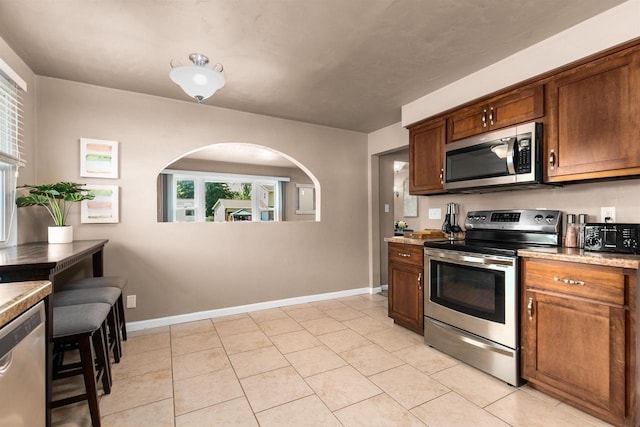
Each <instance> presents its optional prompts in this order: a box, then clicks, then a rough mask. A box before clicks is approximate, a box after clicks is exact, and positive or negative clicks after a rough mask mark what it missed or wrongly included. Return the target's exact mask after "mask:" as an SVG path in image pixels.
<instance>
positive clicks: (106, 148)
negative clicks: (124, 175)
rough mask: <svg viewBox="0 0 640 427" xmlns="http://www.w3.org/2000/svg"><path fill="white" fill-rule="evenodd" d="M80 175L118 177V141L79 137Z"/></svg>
mask: <svg viewBox="0 0 640 427" xmlns="http://www.w3.org/2000/svg"><path fill="white" fill-rule="evenodd" d="M80 176H84V177H87V178H112V179H117V178H118V142H117V141H106V140H101V139H89V138H80Z"/></svg>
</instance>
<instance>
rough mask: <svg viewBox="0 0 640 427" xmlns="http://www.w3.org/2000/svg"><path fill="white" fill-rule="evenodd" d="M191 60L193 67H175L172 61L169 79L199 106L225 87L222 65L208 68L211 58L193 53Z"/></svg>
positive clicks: (190, 56)
mask: <svg viewBox="0 0 640 427" xmlns="http://www.w3.org/2000/svg"><path fill="white" fill-rule="evenodd" d="M189 59H190V60H191V62H193V65H184V66H177V67H176V66H174V65H173V61H171V71H170V72H169V77H171V80H173V82H174V83H176V84H177V85H178V86H180V87H181V88H182V90H184V91H185V93H186V94H187V95H189V96H190V97H192V98H195V100H196V101H198V103H199V104H202V102H203V101H204V100H205V99H207V98H209V97H210V96H212V95H213V94H214V93H216V91H217V90H218V89H220V88H221V87H223V86H224V85H225V83H226V82H225V78H224V74H222V69H223V67H222V64H215V65H214V66H213V68H210V67H207V64H208V63H209V58H207V57H206V56H204V55H202V54H200V53H192V54H191V55H189Z"/></svg>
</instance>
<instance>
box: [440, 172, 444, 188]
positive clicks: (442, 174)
mask: <svg viewBox="0 0 640 427" xmlns="http://www.w3.org/2000/svg"><path fill="white" fill-rule="evenodd" d="M440 184H443V185H444V169H440Z"/></svg>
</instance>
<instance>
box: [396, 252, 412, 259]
mask: <svg viewBox="0 0 640 427" xmlns="http://www.w3.org/2000/svg"><path fill="white" fill-rule="evenodd" d="M398 256H401V257H403V258H411V254H403V253H402V252H398Z"/></svg>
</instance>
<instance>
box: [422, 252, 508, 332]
mask: <svg viewBox="0 0 640 427" xmlns="http://www.w3.org/2000/svg"><path fill="white" fill-rule="evenodd" d="M430 283H431V292H430V299H431V301H432V302H434V303H437V304H440V305H443V306H445V307H448V308H450V309H452V310H455V311H459V312H462V313H465V314H468V315H470V316H474V317H478V318H482V319H486V320H490V321H493V322H497V323H502V324H504V323H505V273H504V271H500V270H491V269H486V268H479V267H471V266H466V265H458V264H452V263H446V262H439V261H431V281H430Z"/></svg>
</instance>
